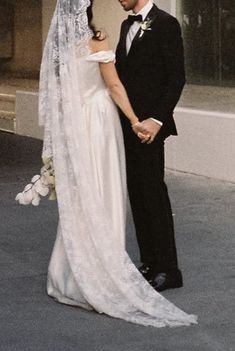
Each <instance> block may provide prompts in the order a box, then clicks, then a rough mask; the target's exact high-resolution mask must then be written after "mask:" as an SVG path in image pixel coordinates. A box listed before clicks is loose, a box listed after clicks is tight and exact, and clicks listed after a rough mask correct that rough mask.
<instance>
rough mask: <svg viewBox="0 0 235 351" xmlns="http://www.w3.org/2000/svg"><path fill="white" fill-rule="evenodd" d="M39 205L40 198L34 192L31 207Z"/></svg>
mask: <svg viewBox="0 0 235 351" xmlns="http://www.w3.org/2000/svg"><path fill="white" fill-rule="evenodd" d="M39 204H40V196H39V194H38V193H37V192H36V191H35V192H34V194H33V200H32V205H33V206H38V205H39Z"/></svg>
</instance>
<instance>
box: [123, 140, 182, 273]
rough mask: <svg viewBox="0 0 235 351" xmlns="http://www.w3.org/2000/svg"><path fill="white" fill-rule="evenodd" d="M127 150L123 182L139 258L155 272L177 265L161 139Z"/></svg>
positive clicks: (174, 267) (176, 266) (165, 270)
mask: <svg viewBox="0 0 235 351" xmlns="http://www.w3.org/2000/svg"><path fill="white" fill-rule="evenodd" d="M149 146H150V145H143V147H141V148H138V150H137V149H128V148H127V152H126V157H127V181H128V191H129V196H130V202H131V207H132V212H133V218H134V222H135V226H136V234H137V240H138V244H139V248H140V254H141V261H142V262H144V263H146V264H149V265H151V266H152V267H155V268H156V272H168V271H174V270H176V269H177V268H178V264H177V255H176V247H175V239H174V226H173V218H172V211H171V205H170V200H169V196H168V191H167V187H166V184H165V182H164V142H163V141H159V142H158V143H155V145H152V146H151V147H149Z"/></svg>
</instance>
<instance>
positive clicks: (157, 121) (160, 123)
mask: <svg viewBox="0 0 235 351" xmlns="http://www.w3.org/2000/svg"><path fill="white" fill-rule="evenodd" d="M150 119H151V120H152V121H154V122H156V123H157V124H159V125H160V126H161V127H162V125H163V123H162V122H161V121H159V120H158V119H156V118H152V117H151V118H150Z"/></svg>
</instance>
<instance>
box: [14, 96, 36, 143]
mask: <svg viewBox="0 0 235 351" xmlns="http://www.w3.org/2000/svg"><path fill="white" fill-rule="evenodd" d="M16 116H17V117H16V134H19V135H24V136H30V137H32V138H36V139H42V138H43V128H41V127H39V126H38V93H34V92H28V91H17V92H16Z"/></svg>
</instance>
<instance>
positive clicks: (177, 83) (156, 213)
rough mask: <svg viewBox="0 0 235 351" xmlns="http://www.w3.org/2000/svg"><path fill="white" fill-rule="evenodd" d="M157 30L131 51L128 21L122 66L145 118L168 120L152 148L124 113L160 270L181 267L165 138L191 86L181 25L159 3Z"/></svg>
mask: <svg viewBox="0 0 235 351" xmlns="http://www.w3.org/2000/svg"><path fill="white" fill-rule="evenodd" d="M147 18H148V19H150V20H151V25H150V26H151V30H148V31H145V32H144V34H143V35H142V36H140V32H141V30H139V31H138V33H137V34H136V36H135V38H134V40H133V42H132V45H131V48H130V51H129V53H128V55H127V52H126V36H127V33H128V30H129V27H130V25H129V23H128V21H127V20H125V21H124V22H123V23H122V27H121V35H120V41H119V43H118V46H117V51H116V67H117V71H118V74H119V77H120V79H121V81H122V82H123V84H124V86H125V88H126V90H127V94H128V96H129V99H130V102H131V104H132V107H133V109H134V110H135V113H136V115H137V116H138V117H139V119H140V120H144V119H146V118H149V117H153V118H156V119H158V120H160V121H162V122H163V127H162V128H161V130H160V133H159V134H158V136H157V137H156V139H155V141H154V142H153V143H152V144H150V145H147V144H141V143H140V141H139V139H138V138H137V136H136V135H135V134H134V133H133V131H132V128H131V126H130V122H129V120H128V119H127V118H126V117H125V116H124V115H123V114H122V112H120V118H121V123H122V127H123V134H124V141H125V148H126V160H127V181H128V190H129V196H130V201H131V206H132V212H133V217H134V222H135V226H136V233H137V239H138V243H139V248H140V253H141V260H142V262H144V263H149V264H152V265H155V267H156V270H157V271H164V272H165V271H169V270H174V269H176V268H177V257H176V249H175V241H174V229H173V220H172V212H171V206H170V201H169V197H168V193H167V188H166V185H165V183H164V139H165V138H166V137H168V136H169V135H171V134H173V135H176V134H177V131H176V126H175V122H174V119H173V110H174V107H175V105H176V104H177V102H178V99H179V97H180V94H181V92H182V89H183V86H184V83H185V73H184V55H183V45H182V38H181V30H180V26H179V23H178V21H177V20H176V19H175V18H174V17H172V16H171V15H169V14H168V13H166V12H164V11H162V10H160V9H158V8H157V6H155V5H153V7H152V9H151V11H150V12H149V14H148V16H147Z"/></svg>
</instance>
